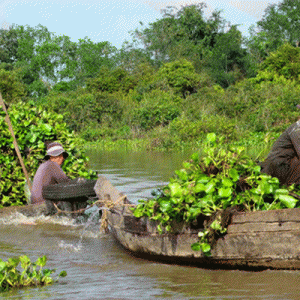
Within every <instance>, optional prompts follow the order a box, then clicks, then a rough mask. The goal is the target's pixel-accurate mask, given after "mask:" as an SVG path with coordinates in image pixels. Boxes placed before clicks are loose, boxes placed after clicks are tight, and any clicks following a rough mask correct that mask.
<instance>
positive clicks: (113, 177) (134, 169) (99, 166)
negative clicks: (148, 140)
mask: <svg viewBox="0 0 300 300" xmlns="http://www.w3.org/2000/svg"><path fill="white" fill-rule="evenodd" d="M87 154H88V156H89V157H90V158H91V164H90V167H91V168H92V169H93V170H96V171H97V172H98V173H99V174H102V175H104V176H106V177H107V178H108V179H109V180H110V181H111V182H112V184H113V185H114V186H116V187H117V188H118V189H119V190H120V191H122V192H123V193H125V194H126V195H127V197H128V198H129V199H130V200H131V201H133V202H137V200H138V199H141V198H143V199H144V198H149V197H151V192H152V191H153V190H155V189H157V188H160V187H162V186H164V185H166V184H167V183H168V182H169V179H170V177H173V176H174V171H175V170H177V169H180V168H181V167H182V163H183V161H185V160H187V159H188V158H189V157H190V153H188V152H185V153H165V152H159V153H154V152H103V151H97V150H90V151H89V152H88V153H87Z"/></svg>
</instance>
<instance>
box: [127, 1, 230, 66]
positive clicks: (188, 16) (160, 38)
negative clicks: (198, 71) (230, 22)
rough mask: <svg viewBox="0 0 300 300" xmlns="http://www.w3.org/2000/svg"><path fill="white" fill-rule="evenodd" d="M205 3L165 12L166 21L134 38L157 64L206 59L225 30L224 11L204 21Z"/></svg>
mask: <svg viewBox="0 0 300 300" xmlns="http://www.w3.org/2000/svg"><path fill="white" fill-rule="evenodd" d="M205 7H206V5H205V3H200V4H193V5H189V6H185V7H182V8H181V9H180V10H179V11H177V12H176V8H175V7H167V9H165V10H163V17H162V19H160V20H157V21H156V22H153V23H150V25H149V27H148V28H145V29H144V30H138V29H136V30H135V31H134V32H133V33H132V35H133V37H134V38H136V39H137V40H138V41H139V42H140V44H141V45H142V46H143V47H144V49H146V50H147V51H148V52H149V53H151V57H152V58H153V59H155V60H158V61H162V62H166V61H172V60H176V59H180V58H183V57H185V58H191V59H192V58H194V60H195V57H196V58H197V59H202V58H203V54H205V53H206V52H207V51H209V49H210V48H212V47H213V46H214V44H215V42H216V36H217V35H218V33H219V32H221V31H222V30H223V29H224V28H225V20H223V19H222V18H221V16H220V11H214V12H213V13H212V15H211V17H210V18H208V19H206V18H205V17H204V8H205Z"/></svg>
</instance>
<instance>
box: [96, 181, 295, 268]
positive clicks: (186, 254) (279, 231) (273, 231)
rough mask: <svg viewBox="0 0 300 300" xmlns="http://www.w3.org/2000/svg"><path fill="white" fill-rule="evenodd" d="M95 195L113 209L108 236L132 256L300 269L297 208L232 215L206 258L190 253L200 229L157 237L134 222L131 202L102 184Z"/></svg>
mask: <svg viewBox="0 0 300 300" xmlns="http://www.w3.org/2000/svg"><path fill="white" fill-rule="evenodd" d="M95 191H96V194H97V196H98V197H99V199H107V200H108V201H110V203H114V206H113V208H111V209H110V210H109V211H108V224H109V229H110V232H111V234H112V235H113V236H114V237H115V239H116V240H117V241H118V242H119V243H120V244H121V245H122V246H123V247H124V248H125V249H126V250H127V251H128V252H129V253H131V254H133V255H135V256H139V257H142V258H146V259H151V260H160V261H170V262H173V263H176V264H181V263H184V264H187V263H188V264H192V265H194V266H199V267H205V268H235V269H268V268H270V269H291V270H293V269H300V209H299V208H295V209H283V210H274V211H255V212H237V213H234V214H233V216H232V218H231V222H230V225H229V226H228V229H227V234H226V235H225V236H224V237H222V238H219V239H218V240H217V242H216V244H215V245H214V247H213V248H212V251H211V254H212V255H211V256H210V257H205V256H204V255H203V253H202V252H200V251H194V250H192V249H191V245H192V244H193V243H195V242H197V241H198V232H199V229H198V230H193V229H191V228H190V227H189V226H188V225H186V224H178V226H177V227H178V228H176V229H175V233H173V234H170V233H163V234H159V232H158V231H157V229H156V225H157V223H156V222H154V221H151V220H149V219H147V218H145V217H143V218H140V219H137V218H135V217H134V216H133V214H132V212H131V210H130V209H129V206H130V202H129V201H128V200H127V199H126V198H125V197H124V195H123V194H122V193H120V192H118V191H117V190H116V189H115V188H114V187H113V186H112V185H111V184H110V182H109V181H108V180H107V179H106V178H104V177H100V178H99V180H98V181H97V183H96V186H95ZM110 206H111V204H110Z"/></svg>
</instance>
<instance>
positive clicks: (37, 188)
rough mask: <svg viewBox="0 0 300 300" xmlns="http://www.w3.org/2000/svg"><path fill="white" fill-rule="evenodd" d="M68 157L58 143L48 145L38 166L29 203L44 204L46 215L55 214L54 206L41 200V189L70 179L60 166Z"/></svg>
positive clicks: (47, 201)
mask: <svg viewBox="0 0 300 300" xmlns="http://www.w3.org/2000/svg"><path fill="white" fill-rule="evenodd" d="M68 156H69V154H68V153H67V152H65V150H64V148H63V146H62V145H61V144H60V143H58V142H53V143H50V144H48V146H47V153H46V156H45V157H44V162H43V163H42V164H41V165H40V166H39V168H38V170H37V172H36V174H35V176H34V179H33V184H32V189H31V203H32V204H37V203H43V202H46V206H47V211H48V213H52V212H55V208H54V205H53V203H52V202H51V201H49V200H45V199H44V198H43V195H42V192H43V188H44V187H45V186H47V185H49V184H55V183H61V182H67V181H69V180H70V179H69V178H68V177H67V175H66V174H65V173H64V171H63V170H62V168H61V166H62V164H63V162H64V160H65V159H66V158H67V157H68Z"/></svg>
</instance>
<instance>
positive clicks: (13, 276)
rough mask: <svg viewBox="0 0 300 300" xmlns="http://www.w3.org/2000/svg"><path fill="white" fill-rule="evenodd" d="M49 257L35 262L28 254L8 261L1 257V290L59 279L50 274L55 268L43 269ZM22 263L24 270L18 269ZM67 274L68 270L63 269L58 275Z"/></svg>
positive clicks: (47, 282) (43, 283) (46, 283)
mask: <svg viewBox="0 0 300 300" xmlns="http://www.w3.org/2000/svg"><path fill="white" fill-rule="evenodd" d="M46 262H47V257H46V256H45V255H44V256H42V257H39V258H38V259H37V261H36V262H35V263H33V262H31V261H30V258H29V257H28V256H26V255H22V256H20V257H16V258H9V259H8V261H6V262H5V261H3V260H2V259H0V292H4V291H8V290H9V289H11V288H14V287H16V288H21V287H25V286H37V285H48V284H52V283H53V282H55V281H57V279H53V278H52V277H51V276H50V275H51V274H52V273H54V272H55V271H56V270H55V269H43V267H44V266H45V265H46ZM19 264H20V265H21V268H22V271H20V270H19V269H17V267H18V266H19ZM65 276H67V272H66V271H61V272H60V273H59V275H58V277H65Z"/></svg>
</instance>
